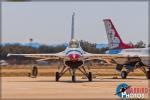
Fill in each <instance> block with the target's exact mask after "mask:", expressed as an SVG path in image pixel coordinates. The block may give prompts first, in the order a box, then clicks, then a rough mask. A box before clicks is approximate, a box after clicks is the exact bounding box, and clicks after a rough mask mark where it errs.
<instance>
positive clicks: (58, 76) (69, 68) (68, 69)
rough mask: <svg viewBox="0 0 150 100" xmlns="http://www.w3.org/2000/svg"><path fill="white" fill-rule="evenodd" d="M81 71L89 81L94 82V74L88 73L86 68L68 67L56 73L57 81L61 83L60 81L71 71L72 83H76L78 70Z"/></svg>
mask: <svg viewBox="0 0 150 100" xmlns="http://www.w3.org/2000/svg"><path fill="white" fill-rule="evenodd" d="M77 69H78V70H79V71H80V72H81V73H83V74H84V75H85V76H86V77H87V78H88V81H92V72H88V73H87V71H86V70H85V68H84V66H82V67H79V68H71V67H66V66H63V68H62V69H61V71H60V72H56V73H55V80H56V82H58V81H59V79H60V78H61V77H62V76H63V75H64V74H65V73H66V72H67V71H69V72H70V74H71V78H72V82H76V70H77Z"/></svg>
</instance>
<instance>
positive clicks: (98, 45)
mask: <svg viewBox="0 0 150 100" xmlns="http://www.w3.org/2000/svg"><path fill="white" fill-rule="evenodd" d="M106 47H108V44H96V48H106Z"/></svg>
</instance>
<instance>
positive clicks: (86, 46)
mask: <svg viewBox="0 0 150 100" xmlns="http://www.w3.org/2000/svg"><path fill="white" fill-rule="evenodd" d="M80 45H81V47H82V49H83V50H84V51H87V52H90V53H105V51H106V50H108V48H101V49H99V48H96V44H95V43H89V42H88V41H83V40H81V41H80ZM65 48H66V45H63V44H62V45H56V46H48V45H40V46H39V47H38V48H34V47H31V46H22V45H20V44H17V43H16V44H6V45H1V46H0V52H1V55H0V59H7V54H8V53H18V54H20V53H57V52H61V51H63V50H65Z"/></svg>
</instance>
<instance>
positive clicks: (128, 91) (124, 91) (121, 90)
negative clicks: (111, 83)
mask: <svg viewBox="0 0 150 100" xmlns="http://www.w3.org/2000/svg"><path fill="white" fill-rule="evenodd" d="M147 93H148V88H145V87H133V86H130V85H128V84H126V83H121V84H119V85H118V86H117V88H116V93H115V95H118V96H119V97H120V98H126V99H131V98H137V99H143V98H144V97H145V94H147Z"/></svg>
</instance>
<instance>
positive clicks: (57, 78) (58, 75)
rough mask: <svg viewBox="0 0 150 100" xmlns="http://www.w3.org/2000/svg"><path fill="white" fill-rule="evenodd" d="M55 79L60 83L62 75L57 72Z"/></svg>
mask: <svg viewBox="0 0 150 100" xmlns="http://www.w3.org/2000/svg"><path fill="white" fill-rule="evenodd" d="M55 78H56V82H58V81H59V78H60V73H59V72H56V74H55Z"/></svg>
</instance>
